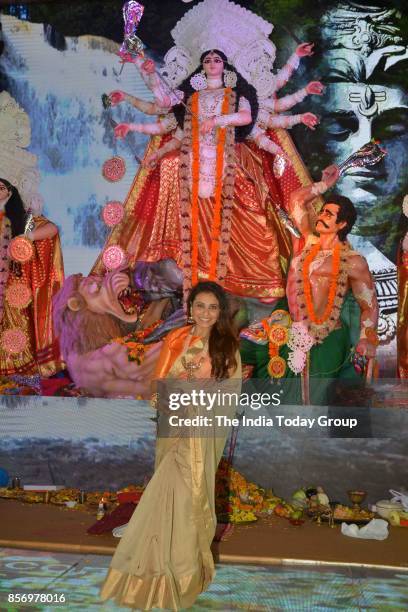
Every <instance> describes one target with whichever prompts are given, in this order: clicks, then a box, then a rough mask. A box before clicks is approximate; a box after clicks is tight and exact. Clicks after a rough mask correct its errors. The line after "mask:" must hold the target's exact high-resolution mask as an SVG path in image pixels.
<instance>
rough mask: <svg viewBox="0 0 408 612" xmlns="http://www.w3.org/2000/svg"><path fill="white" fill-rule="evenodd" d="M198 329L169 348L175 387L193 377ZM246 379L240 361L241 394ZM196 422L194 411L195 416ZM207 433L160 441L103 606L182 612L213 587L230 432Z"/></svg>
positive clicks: (175, 337) (173, 339)
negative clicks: (218, 495) (221, 469)
mask: <svg viewBox="0 0 408 612" xmlns="http://www.w3.org/2000/svg"><path fill="white" fill-rule="evenodd" d="M190 329H191V328H181V329H179V330H175V332H173V333H172V334H170V337H169V336H168V337H167V338H166V340H165V344H167V346H166V347H165V352H166V350H167V355H166V356H165V358H164V359H161V363H160V365H159V367H161V368H162V369H164V370H167V378H168V379H170V378H172V379H178V380H180V379H181V378H182V377H183V372H184V373H185V370H184V368H183V366H182V364H181V357H182V356H183V355H190V348H191V347H190V348H189V349H188V350H187V352H181V353H180V348H181V343H182V342H183V341H184V340H185V338H186V334H188V333H189V331H190ZM193 342H194V344H193V348H194V349H197V348H198V349H200V348H202V345H200V341H199V340H198V339H193ZM190 356H191V355H190ZM174 358H175V360H174V361H173V359H174ZM237 358H238V360H239V355H237ZM240 377H241V368H240V362H239V361H238V368H237V370H236V371H235V373H234V376H233V378H234V380H235V382H236V385H234V387H235V388H236V390H237V392H238V393H239V392H240ZM229 381H231V379H229ZM203 382H205V381H203ZM231 382H233V381H231ZM221 385H222V383H221ZM234 412H235V408H231V414H230V416H233V413H234ZM223 413H225V411H224V412H223ZM193 414H194V409H193V407H188V409H187V416H192V415H193ZM214 414H217V409H216V407H215V409H214V411H213V415H214ZM160 418H162V417H160ZM206 429H207V431H206V435H205V436H203V437H199V436H197V432H196V431H193V428H192V429H191V435H187V436H185V435H184V436H181V435H180V437H177V435H176V436H175V437H171V438H170V437H169V438H160V437H158V439H157V444H156V466H155V472H154V475H153V477H152V479H151V480H150V482H149V484H148V486H147V487H146V490H145V491H144V493H143V496H142V498H141V500H140V502H139V505H138V506H137V508H136V510H135V512H134V514H133V516H132V518H131V520H130V523H129V524H128V526H127V527H126V530H125V533H124V535H123V538H122V539H121V541H120V543H119V545H118V547H117V549H116V552H115V555H114V557H113V560H112V563H111V567H110V569H109V572H108V575H107V578H106V580H105V583H104V585H103V587H102V591H101V599H102V600H106V599H110V598H113V599H115V601H116V603H117V604H118V605H122V606H128V607H130V608H135V609H140V610H150V609H152V608H161V609H171V610H179V609H181V608H188V607H189V606H191V605H192V604H193V603H194V601H195V600H196V598H197V597H198V595H199V594H200V593H202V592H203V591H204V590H205V589H206V588H207V587H208V585H209V584H210V582H211V580H212V579H213V577H214V573H215V570H214V560H213V556H212V552H211V543H212V540H213V538H214V534H215V529H216V516H215V473H216V470H217V467H218V463H219V461H220V459H221V456H222V452H223V449H224V445H225V441H226V437H227V434H228V431H227V430H226V429H225V435H223V436H221V435H220V432H219V431H217V432H216V431H215V428H214V430H211V429H209V428H206ZM184 433H185V432H184Z"/></svg>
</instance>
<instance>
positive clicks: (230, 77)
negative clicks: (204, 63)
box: [223, 70, 237, 89]
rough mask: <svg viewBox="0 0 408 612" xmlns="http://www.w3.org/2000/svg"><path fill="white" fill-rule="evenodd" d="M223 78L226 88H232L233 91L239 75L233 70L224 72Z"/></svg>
mask: <svg viewBox="0 0 408 612" xmlns="http://www.w3.org/2000/svg"><path fill="white" fill-rule="evenodd" d="M223 76H224V84H225V87H231V89H234V87H236V85H237V73H236V72H233V71H232V70H224V72H223Z"/></svg>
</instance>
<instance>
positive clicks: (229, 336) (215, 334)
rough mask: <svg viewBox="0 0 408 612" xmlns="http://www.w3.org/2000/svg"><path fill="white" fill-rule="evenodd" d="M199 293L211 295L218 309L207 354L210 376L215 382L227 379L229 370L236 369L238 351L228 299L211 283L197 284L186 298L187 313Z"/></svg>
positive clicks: (223, 292) (218, 286)
mask: <svg viewBox="0 0 408 612" xmlns="http://www.w3.org/2000/svg"><path fill="white" fill-rule="evenodd" d="M200 293H212V295H213V296H214V297H215V298H217V300H218V304H219V307H220V312H219V316H218V320H217V322H216V323H215V325H213V327H212V328H211V332H210V338H209V342H208V352H209V354H210V359H211V376H214V378H216V379H217V380H222V379H224V378H228V377H229V374H230V370H234V369H235V368H236V367H237V360H236V358H235V354H236V352H237V350H238V338H237V335H236V333H235V331H234V328H233V326H232V320H231V315H230V312H229V305H228V298H227V294H226V293H225V291H224V289H223V288H222V287H221V286H220V285H218V284H217V283H214V282H212V281H202V282H200V283H197V285H195V286H194V287H193V288H192V290H191V291H190V294H189V296H188V298H187V307H188V312H191V307H192V305H193V302H194V300H195V299H196V297H197V296H198V295H199V294H200Z"/></svg>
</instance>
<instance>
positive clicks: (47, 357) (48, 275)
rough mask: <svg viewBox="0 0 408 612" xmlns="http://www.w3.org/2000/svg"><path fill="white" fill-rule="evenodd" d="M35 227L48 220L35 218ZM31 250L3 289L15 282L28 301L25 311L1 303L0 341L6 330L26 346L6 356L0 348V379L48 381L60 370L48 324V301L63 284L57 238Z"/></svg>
mask: <svg viewBox="0 0 408 612" xmlns="http://www.w3.org/2000/svg"><path fill="white" fill-rule="evenodd" d="M35 223H36V227H37V228H38V227H41V226H42V225H45V224H46V223H48V220H47V219H45V218H44V217H37V218H35ZM33 246H34V256H33V258H32V259H31V260H30V261H29V262H27V263H25V264H23V265H21V266H16V267H14V268H12V269H11V270H10V273H9V276H8V280H7V287H8V286H10V285H11V284H13V283H16V282H18V283H22V284H24V285H26V286H28V287H29V288H30V290H31V292H32V300H31V303H30V304H29V305H28V306H27V307H26V308H22V309H19V308H15V307H12V306H10V304H9V303H8V302H7V298H5V299H4V302H3V318H2V320H1V323H0V337H1V334H2V333H3V332H4V331H6V330H9V329H19V330H21V331H23V332H24V334H25V336H26V341H27V344H26V348H25V349H24V350H23V351H22V352H20V353H17V354H10V353H8V352H6V351H5V350H4V349H3V348H2V347H1V345H0V374H1V375H3V376H11V375H13V374H24V375H34V374H39V375H40V376H42V377H48V376H51V375H52V374H55V373H56V372H58V371H59V370H61V369H62V368H63V363H62V359H61V355H60V350H59V345H58V341H57V339H56V336H55V334H54V330H53V323H52V298H53V296H54V295H55V293H56V292H57V291H58V290H59V289H60V287H61V285H62V283H63V280H64V271H63V262H62V253H61V246H60V241H59V236H58V234H57V235H56V236H54V237H53V238H46V239H44V240H36V241H34V242H33Z"/></svg>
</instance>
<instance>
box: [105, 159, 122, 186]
mask: <svg viewBox="0 0 408 612" xmlns="http://www.w3.org/2000/svg"><path fill="white" fill-rule="evenodd" d="M125 172H126V164H125V160H124V159H123V158H122V157H117V156H116V157H111V159H107V160H106V162H105V163H104V164H103V167H102V174H103V176H104V177H105V178H106V180H107V181H110V182H111V183H115V182H116V181H120V180H121V179H122V178H123V177H124V175H125Z"/></svg>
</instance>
